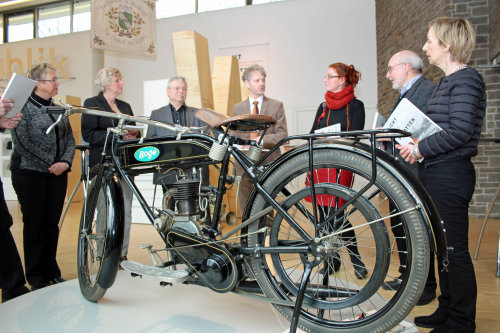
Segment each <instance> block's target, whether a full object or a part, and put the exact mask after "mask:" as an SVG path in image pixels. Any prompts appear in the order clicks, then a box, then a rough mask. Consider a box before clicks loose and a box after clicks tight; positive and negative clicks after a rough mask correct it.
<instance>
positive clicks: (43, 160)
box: [10, 63, 75, 290]
mask: <svg viewBox="0 0 500 333" xmlns="http://www.w3.org/2000/svg"><path fill="white" fill-rule="evenodd" d="M26 75H27V76H28V77H29V78H31V79H33V80H35V81H36V86H35V89H34V90H33V92H32V94H31V95H30V96H29V98H28V101H27V102H26V104H24V106H23V108H22V110H21V113H22V115H23V116H22V118H21V120H20V121H19V124H18V125H17V127H16V128H15V129H14V130H12V141H13V142H14V150H13V152H12V157H11V167H10V169H11V172H12V185H13V186H14V190H15V191H16V194H17V198H18V199H19V203H20V204H21V211H22V213H23V222H24V230H23V240H24V262H25V266H26V279H27V280H28V283H29V284H30V285H31V289H32V290H35V289H39V288H43V287H45V286H47V285H49V284H51V283H59V282H62V281H64V279H62V278H61V271H60V269H59V266H58V265H57V261H56V252H57V241H58V237H59V225H58V224H59V218H60V216H61V212H62V208H63V205H64V199H65V197H66V187H67V183H68V172H69V171H70V167H71V163H72V162H73V155H74V154H75V140H74V138H73V132H72V130H71V126H70V124H69V121H68V119H67V118H63V119H62V120H61V121H60V122H59V123H58V124H57V126H55V127H54V128H53V129H52V130H51V131H50V132H49V133H46V131H47V129H48V128H49V127H51V126H52V125H53V124H54V123H55V122H56V121H57V116H54V115H49V114H47V112H45V111H44V107H46V106H50V105H53V103H52V97H54V96H55V95H56V94H57V92H58V87H59V80H58V78H57V75H56V70H55V68H54V67H52V66H51V65H49V64H47V63H41V64H37V65H33V66H32V67H30V68H29V69H28V72H27V74H26Z"/></svg>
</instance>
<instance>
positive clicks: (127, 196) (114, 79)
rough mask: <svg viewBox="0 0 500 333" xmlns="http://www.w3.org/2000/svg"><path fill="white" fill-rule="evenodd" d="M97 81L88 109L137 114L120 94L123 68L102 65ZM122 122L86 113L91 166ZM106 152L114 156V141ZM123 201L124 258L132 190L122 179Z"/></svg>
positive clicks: (85, 131) (84, 129) (132, 134)
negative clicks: (108, 133) (97, 92)
mask: <svg viewBox="0 0 500 333" xmlns="http://www.w3.org/2000/svg"><path fill="white" fill-rule="evenodd" d="M95 83H96V84H97V86H98V87H99V89H100V90H101V92H100V93H99V95H97V96H94V97H91V98H88V99H86V100H85V102H84V103H83V106H84V107H86V108H93V109H97V110H101V111H108V112H115V113H123V114H127V115H130V116H133V115H134V113H133V112H132V108H131V107H130V105H129V104H128V103H126V102H124V101H121V100H119V99H118V98H117V97H118V95H120V94H121V93H122V92H123V80H122V75H121V73H120V71H119V70H118V69H116V68H102V69H100V70H99V72H97V78H96V80H95ZM116 125H118V119H112V118H105V117H98V116H91V115H83V116H82V136H83V139H84V140H85V141H87V142H88V143H89V144H90V152H89V159H90V161H89V165H90V167H91V168H92V167H93V166H95V165H96V164H97V163H98V162H99V160H100V158H101V153H102V151H103V149H104V142H105V140H106V134H107V129H108V127H114V126H116ZM138 134H139V131H138V130H129V131H128V133H127V134H126V135H125V139H135V138H136V137H137V136H138ZM106 155H108V156H110V155H111V140H108V144H107V146H106ZM121 184H122V190H123V200H124V205H125V232H124V236H123V247H122V260H125V259H126V257H127V252H128V244H129V238H130V224H131V221H132V191H131V190H130V189H129V187H128V186H127V185H126V184H125V182H124V181H123V180H122V181H121Z"/></svg>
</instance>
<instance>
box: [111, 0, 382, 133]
mask: <svg viewBox="0 0 500 333" xmlns="http://www.w3.org/2000/svg"><path fill="white" fill-rule="evenodd" d="M183 30H196V31H197V32H198V33H200V34H201V35H203V36H204V37H205V38H207V40H208V45H209V51H210V57H211V59H213V57H215V56H219V55H223V54H224V55H225V53H224V50H223V49H224V48H228V47H238V46H246V45H255V44H265V43H267V44H268V50H269V51H268V52H269V53H268V59H267V60H268V67H267V68H266V70H267V72H268V76H267V89H266V95H268V96H269V97H273V98H276V99H279V100H281V101H283V103H284V105H285V111H286V114H287V120H288V128H289V133H290V134H296V133H297V131H300V132H305V131H309V129H310V127H311V125H312V119H308V118H312V117H313V116H314V112H315V111H316V109H317V107H318V105H319V104H320V103H321V102H322V101H323V100H324V93H325V89H324V83H323V77H324V76H325V73H326V70H327V67H328V65H329V64H330V63H333V62H345V63H347V64H354V65H355V67H356V68H357V69H359V71H360V72H361V73H362V80H361V81H360V83H359V84H358V86H357V88H356V90H355V93H356V95H357V97H358V98H359V99H361V100H362V101H363V102H364V103H365V108H366V111H367V119H366V123H365V126H366V127H367V128H368V127H370V126H371V124H372V118H373V115H374V113H375V111H376V105H377V78H376V75H377V63H376V30H375V2H374V1H373V0H372V1H366V0H351V1H342V0H288V1H284V2H276V3H270V4H265V5H258V6H251V7H242V8H235V9H227V10H220V11H214V12H206V13H200V14H196V15H185V16H181V17H173V18H167V19H162V20H158V22H157V36H158V55H157V59H156V60H150V59H146V58H142V59H139V58H137V57H132V56H123V55H119V54H113V53H111V52H105V60H104V62H105V65H106V66H116V67H118V68H120V70H121V71H122V72H123V74H124V77H125V84H126V87H125V91H124V93H123V95H122V98H123V99H124V100H126V101H128V102H129V103H131V104H132V106H133V108H134V110H135V111H134V112H136V113H138V114H143V112H144V110H142V109H141V108H142V105H143V103H142V100H143V95H142V94H143V81H144V80H158V79H164V78H168V77H170V76H172V75H174V74H175V63H174V56H173V47H172V32H176V31H183ZM211 63H212V61H211ZM311 112H312V115H310V113H311ZM303 118H306V119H305V121H304V119H303ZM297 119H302V120H303V121H302V122H298V121H297Z"/></svg>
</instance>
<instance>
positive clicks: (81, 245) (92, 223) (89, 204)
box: [78, 176, 119, 302]
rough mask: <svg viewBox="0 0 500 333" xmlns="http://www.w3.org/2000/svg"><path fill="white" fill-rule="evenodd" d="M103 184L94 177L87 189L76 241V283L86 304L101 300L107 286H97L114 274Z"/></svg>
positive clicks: (111, 212)
mask: <svg viewBox="0 0 500 333" xmlns="http://www.w3.org/2000/svg"><path fill="white" fill-rule="evenodd" d="M109 191H110V188H109V186H107V184H106V181H105V180H104V179H103V178H102V177H99V176H96V177H95V178H94V180H93V181H92V183H91V184H90V186H89V189H88V196H87V200H86V202H85V204H84V206H83V212H82V217H81V220H80V229H79V237H78V280H79V282H80V290H81V292H82V294H83V296H84V297H85V298H86V299H87V300H89V301H93V302H95V301H97V300H99V299H101V298H102V297H103V296H104V294H105V293H106V290H107V288H108V287H109V286H107V285H105V284H103V283H101V280H102V278H103V275H104V274H106V275H108V276H107V278H106V280H109V275H110V274H111V275H112V278H111V280H114V277H115V276H116V272H117V270H118V265H117V263H118V260H119V253H118V258H116V256H117V254H116V251H111V248H110V243H111V242H110V235H111V234H112V232H111V228H115V227H116V226H117V223H118V220H117V217H118V216H117V214H116V213H115V209H114V203H113V200H111V196H110V195H108V193H107V192H109Z"/></svg>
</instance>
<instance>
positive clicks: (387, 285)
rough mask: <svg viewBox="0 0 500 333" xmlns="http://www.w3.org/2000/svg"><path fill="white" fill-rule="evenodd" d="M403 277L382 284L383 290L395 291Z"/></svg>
mask: <svg viewBox="0 0 500 333" xmlns="http://www.w3.org/2000/svg"><path fill="white" fill-rule="evenodd" d="M402 278H403V275H400V276H399V277H397V278H395V279H394V280H392V281H389V282H384V283H382V288H383V289H385V290H397V289H398V288H399V286H400V285H401V282H402Z"/></svg>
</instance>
